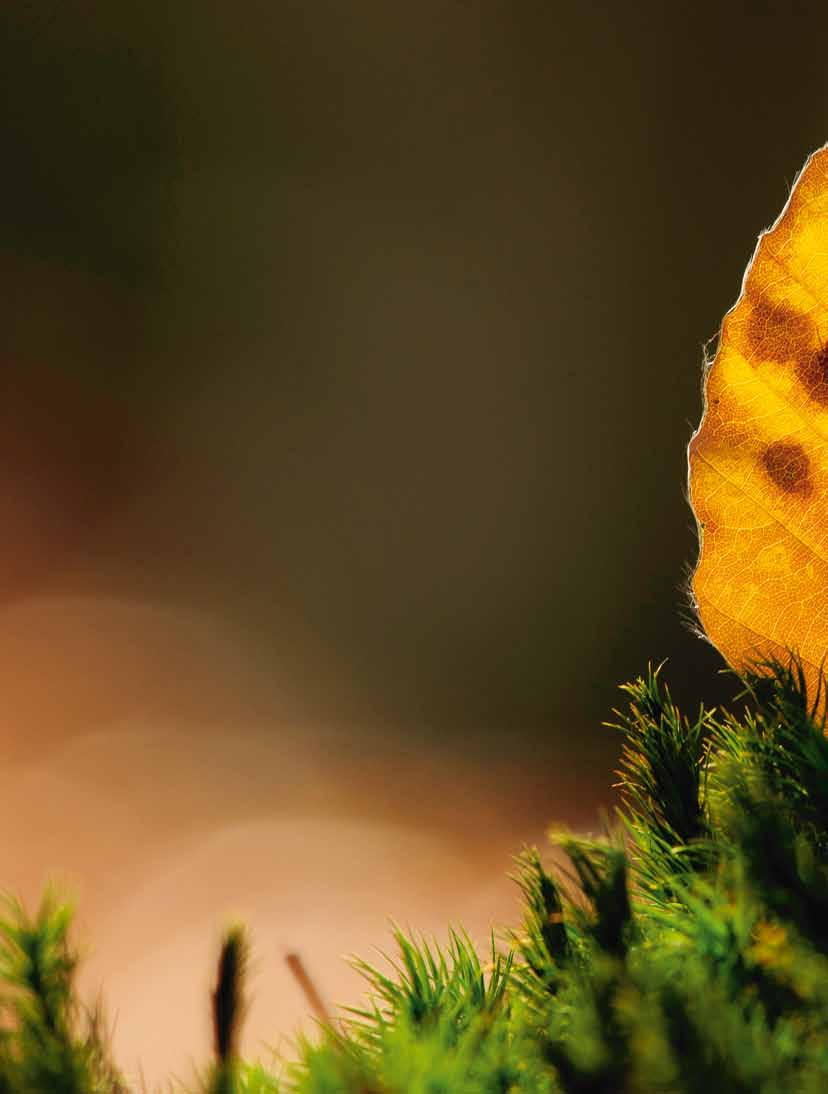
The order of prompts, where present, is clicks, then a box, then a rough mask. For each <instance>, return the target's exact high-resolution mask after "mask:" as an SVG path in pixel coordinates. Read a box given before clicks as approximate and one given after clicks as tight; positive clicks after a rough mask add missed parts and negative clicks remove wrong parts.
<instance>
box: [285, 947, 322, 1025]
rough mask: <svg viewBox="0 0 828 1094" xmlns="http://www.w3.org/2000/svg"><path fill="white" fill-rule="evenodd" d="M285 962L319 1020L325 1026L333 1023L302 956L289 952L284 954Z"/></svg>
mask: <svg viewBox="0 0 828 1094" xmlns="http://www.w3.org/2000/svg"><path fill="white" fill-rule="evenodd" d="M285 962H286V963H287V967H288V968H289V969H290V971H291V972H292V973H293V976H294V978H295V980H296V982H297V983H298V985H299V987H300V988H301V989H302V991H303V993H304V995H305V998H306V999H307V1001H308V1003H309V1005H310V1008H311V1010H312V1011H313V1013H314V1014H315V1015H316V1017H317V1018H318V1019H319V1020H320V1022H323V1023H324V1024H325V1025H326V1026H332V1024H333V1023H332V1021H331V1016H330V1013H329V1011H328V1008H327V1007H326V1006H325V1004H324V1003H323V1002H322V996H321V995H320V994H319V992H318V991H317V990H316V985H315V984H314V982H313V981H312V980H311V978H310V976H309V975H308V971H307V969H306V968H305V966H304V964H303V963H302V958H301V957H300V956H299V954H298V953H289V954H286V955H285Z"/></svg>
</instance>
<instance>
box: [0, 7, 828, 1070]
mask: <svg viewBox="0 0 828 1094" xmlns="http://www.w3.org/2000/svg"><path fill="white" fill-rule="evenodd" d="M827 23H828V17H826V15H825V12H824V8H823V7H821V6H820V7H817V6H816V5H802V6H796V5H791V4H785V5H775V4H769V3H767V4H763V3H753V4H749V5H735V4H734V5H721V4H716V5H710V6H709V10H708V7H707V5H705V4H701V5H699V4H694V5H684V4H670V5H666V4H647V3H643V4H638V5H633V6H630V5H600V4H561V3H549V2H543V3H540V2H535V0H523V2H520V3H515V2H507V0H503V2H497V0H481V2H479V3H477V4H469V3H444V2H437V0H421V2H420V3H418V4H416V5H413V4H412V5H401V4H392V3H383V2H379V0H353V2H349V3H338V4H337V3H331V2H326V0H277V2H274V0H268V2H266V3H265V2H261V0H248V2H243V3H230V2H229V0H225V2H215V3H214V2H209V0H208V2H201V3H198V4H195V3H190V2H188V0H179V2H177V3H175V4H169V3H167V2H165V0H140V2H138V0H135V2H133V0H117V2H114V3H113V2H109V3H104V2H103V0H27V2H25V3H22V2H21V3H9V4H4V5H3V6H2V8H0V80H2V84H3V88H2V107H1V109H2V121H0V140H1V141H2V144H0V148H2V172H0V193H2V232H1V234H0V287H1V288H2V301H3V304H2V324H1V325H0V743H1V744H2V755H3V763H2V766H1V767H0V771H1V772H2V774H1V775H0V779H2V786H0V818H2V823H3V827H4V830H5V832H6V837H5V839H4V840H3V843H2V847H0V883H2V885H3V886H4V887H6V888H9V889H12V890H14V891H15V892H17V893H19V894H21V895H23V896H24V897H25V898H26V899H27V900H30V901H34V900H35V899H36V897H37V895H38V894H39V892H40V891H41V887H42V885H43V883H44V882H45V880H46V879H47V878H50V877H54V878H59V879H62V880H63V881H64V882H66V883H67V884H69V885H71V886H72V888H73V890H74V892H76V894H77V895H78V900H79V937H80V938H81V939H82V941H83V942H84V943H85V944H87V948H88V950H89V956H88V959H87V961H86V962H85V964H84V968H83V974H82V976H83V983H84V985H85V988H86V990H87V991H88V992H89V994H90V996H91V995H93V994H94V993H95V992H96V991H97V990H98V988H99V987H100V986H101V985H102V984H103V986H104V998H105V1001H106V1003H107V1005H108V1008H109V1012H110V1014H111V1016H112V1017H113V1018H114V1019H116V1021H117V1024H116V1029H115V1034H114V1040H115V1047H116V1050H117V1052H118V1055H119V1057H120V1059H121V1061H122V1063H123V1065H124V1067H125V1068H127V1069H128V1070H135V1069H137V1067H138V1060H139V1059H140V1060H142V1061H143V1067H144V1072H145V1074H146V1076H147V1078H148V1079H149V1080H150V1081H157V1080H160V1078H161V1077H162V1076H164V1075H165V1074H168V1073H169V1072H174V1073H176V1074H178V1075H180V1076H181V1077H185V1078H186V1077H189V1075H190V1074H191V1068H192V1063H193V1061H194V1060H195V1061H200V1060H201V1059H202V1058H203V1054H204V1053H205V1052H206V1051H207V1047H208V1044H209V1032H208V1029H209V1027H208V1000H207V991H208V986H209V983H210V979H211V976H212V971H213V970H212V963H213V961H214V957H215V954H216V950H217V943H218V938H219V933H220V929H221V926H222V924H223V923H224V922H225V921H226V919H227V918H228V917H229V916H233V915H240V916H242V917H243V918H244V919H245V920H246V921H247V922H248V923H250V924H251V927H252V929H253V939H254V979H253V985H252V986H253V993H254V998H253V1001H252V1006H251V1010H250V1018H249V1021H248V1025H247V1030H246V1035H245V1041H244V1044H245V1048H246V1049H247V1051H248V1052H249V1053H251V1054H253V1055H256V1054H263V1055H264V1057H265V1058H266V1057H267V1052H266V1048H265V1045H266V1044H271V1045H279V1046H281V1047H283V1048H284V1049H285V1051H288V1052H289V1051H290V1047H289V1043H288V1042H287V1041H286V1038H287V1037H288V1036H289V1035H290V1033H291V1032H292V1031H293V1030H294V1029H295V1028H296V1027H297V1026H298V1024H299V1023H300V1022H303V1021H304V1022H305V1027H306V1028H307V1020H306V1019H305V1018H304V1017H303V1016H304V1015H305V1011H306V1006H305V1002H304V999H303V997H302V995H301V993H300V992H299V990H298V988H297V987H296V986H295V984H294V983H293V981H292V980H291V978H290V974H289V972H288V970H287V968H286V967H285V965H284V960H283V959H284V955H285V953H286V952H288V951H291V950H296V951H298V952H299V953H301V955H302V956H303V959H304V960H305V963H306V965H307V967H308V970H309V972H310V973H311V975H312V976H313V977H314V979H315V980H316V982H317V984H318V986H319V988H320V990H321V992H322V994H323V995H324V996H325V997H326V999H328V1000H329V1001H332V1002H333V1001H341V1002H354V1001H356V1000H357V998H358V993H359V983H360V982H359V980H358V978H357V977H356V976H355V974H353V973H352V972H350V971H349V970H348V968H347V966H346V965H345V964H344V963H343V961H342V960H341V957H342V955H343V954H347V953H349V952H358V953H360V954H362V955H363V956H367V957H371V956H373V951H372V947H373V946H380V947H386V946H387V944H388V938H389V929H388V921H389V917H394V918H395V919H396V920H398V921H399V922H401V923H403V924H405V923H408V924H410V925H411V926H412V927H413V928H416V929H418V930H422V931H425V932H427V933H431V932H436V933H437V934H438V935H439V936H441V937H442V936H444V932H445V927H446V925H447V924H448V923H450V922H451V923H463V924H465V925H466V926H467V927H468V928H469V929H470V931H471V932H472V934H473V935H475V937H477V938H478V939H480V940H481V941H482V940H484V939H485V937H486V934H487V932H488V929H489V927H490V925H491V924H493V923H504V922H509V921H512V922H514V921H515V918H516V915H517V903H516V899H515V893H514V892H513V890H514V886H513V884H512V883H511V882H510V881H509V880H508V879H507V877H506V875H507V873H508V872H509V870H510V869H511V868H512V862H511V855H512V854H514V853H515V852H517V851H518V850H519V848H520V846H521V844H522V843H523V842H524V841H530V842H532V841H542V840H543V833H544V830H545V828H546V826H547V825H548V824H549V823H552V822H561V823H567V824H570V825H573V826H575V827H578V828H582V829H586V830H593V831H595V830H599V829H600V810H601V809H602V808H603V809H611V808H612V805H613V801H614V798H613V790H612V783H613V782H614V781H615V776H614V769H615V766H616V764H617V757H618V741H617V740H616V736H617V735H616V734H614V733H613V731H612V730H609V729H607V728H603V727H602V726H601V722H602V720H604V719H606V718H608V717H611V708H612V707H613V706H614V705H617V704H618V703H619V702H620V701H621V699H622V696H621V695H620V694H619V692H618V691H617V685H618V684H619V683H621V682H622V681H624V680H626V679H629V678H630V677H632V676H634V675H636V674H638V673H640V672H642V671H644V670H646V667H647V662H648V661H649V660H652V661H660V660H662V659H663V658H665V657H666V658H669V663H668V666H667V667H666V669H665V672H666V676H667V679H668V680H669V681H670V682H671V685H672V687H673V690H674V693H675V694H676V695H677V697H678V698H679V699H680V700H681V701H682V702H684V703H686V704H687V705H688V706H690V707H695V705H696V704H697V703H698V701H699V700H700V699H704V700H705V701H706V702H714V701H717V700H719V699H721V698H722V697H726V696H728V695H731V694H732V692H733V690H734V689H733V687H732V685H731V684H730V683H729V682H728V681H727V680H726V679H724V678H723V677H722V676H720V675H718V670H719V669H720V668H721V660H720V658H719V657H718V655H717V654H716V652H715V651H714V650H713V649H711V648H710V647H709V646H708V645H706V644H705V643H703V642H702V641H700V640H698V639H697V638H695V637H694V636H693V635H692V634H691V633H690V632H689V630H688V628H687V627H686V626H685V625H684V624H683V622H682V616H684V615H686V614H687V606H686V600H685V596H684V593H683V583H684V580H685V576H686V572H687V569H688V567H689V566H691V565H692V563H693V562H694V560H695V554H696V549H697V548H696V538H695V531H694V525H693V520H692V515H691V513H690V510H689V508H688V506H687V504H686V501H685V476H686V466H685V446H686V443H687V441H688V439H689V437H690V434H691V432H692V429H693V427H694V426H695V424H696V423H697V421H698V418H699V415H700V410H701V397H700V379H701V361H702V346H703V343H704V342H705V341H706V340H707V339H708V338H709V337H711V336H712V335H714V334H715V333H716V330H717V328H718V325H719V322H720V319H721V317H722V315H723V313H724V311H725V310H726V309H727V308H728V307H729V306H730V305H731V304H732V303H733V302H734V301H735V298H736V296H737V294H738V291H739V286H740V282H741V277H742V272H743V269H744V266H745V264H746V262H747V260H748V258H749V256H750V254H751V252H752V249H753V246H754V242H755V239H756V236H757V234H758V232H759V231H760V229H762V228H763V227H765V226H767V225H768V224H769V223H770V222H771V221H772V220H773V219H774V218H775V217H776V215H777V213H778V212H779V211H780V209H781V207H782V205H783V203H784V201H785V199H786V196H787V193H788V190H789V187H790V185H791V183H792V181H793V179H794V177H795V175H796V172H797V171H798V170H799V168H800V167H801V165H802V163H803V161H804V159H805V157H806V155H807V153H808V152H810V151H811V150H813V149H814V148H816V147H818V146H819V145H821V144H822V143H824V141H825V140H826V138H827V137H828V85H826V80H825V56H824V54H825V50H824V40H825V35H824V32H825V30H826V29H828V26H826V24H827Z"/></svg>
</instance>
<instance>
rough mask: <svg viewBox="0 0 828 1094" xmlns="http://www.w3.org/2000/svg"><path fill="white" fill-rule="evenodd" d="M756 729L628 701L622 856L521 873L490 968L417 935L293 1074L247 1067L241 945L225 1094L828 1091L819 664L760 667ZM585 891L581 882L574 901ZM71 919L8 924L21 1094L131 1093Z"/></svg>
mask: <svg viewBox="0 0 828 1094" xmlns="http://www.w3.org/2000/svg"><path fill="white" fill-rule="evenodd" d="M746 684H747V690H746V691H745V692H744V693H743V698H745V700H746V705H745V708H744V710H743V711H742V712H741V713H740V714H739V715H736V714H733V713H730V712H728V711H725V710H705V709H704V708H702V709H700V710H699V712H698V714H697V715H696V716H695V717H693V718H688V717H685V716H684V715H683V714H682V713H681V712H680V711H678V710H677V709H676V707H675V705H674V703H673V702H672V700H671V698H670V693H669V691H668V689H667V688H666V687H665V686H664V685H663V683H662V681H661V676H660V671H659V670H656V671H652V670H651V671H649V672H648V674H647V676H646V677H642V678H641V679H638V680H636V681H634V682H633V683H631V684H628V685H625V687H624V691H625V693H626V698H627V700H628V707H627V709H626V710H625V711H623V712H620V711H616V721H615V722H614V723H612V725H611V728H612V729H613V731H615V732H620V733H622V734H623V735H624V747H623V752H622V759H621V770H620V772H619V775H620V780H621V782H620V786H621V790H622V800H623V805H622V807H621V808H620V809H619V811H618V815H617V821H616V824H615V829H614V830H613V831H610V832H608V833H607V836H606V838H605V839H603V840H593V839H584V838H581V837H578V836H574V835H571V834H568V833H561V832H558V833H555V834H553V836H552V841H553V843H554V844H555V845H556V846H557V847H558V848H559V849H560V850H561V851H563V852H564V853H565V854H566V855H567V856H568V859H569V863H570V869H569V871H568V874H569V875H570V877H571V879H572V881H570V882H569V883H568V884H567V883H565V882H564V879H563V876H562V875H560V874H558V873H556V872H555V871H551V870H547V869H546V868H545V867H544V865H543V862H542V858H541V855H540V854H539V852H538V850H537V849H536V848H527V849H525V850H524V851H523V852H522V853H521V854H520V855H519V856H518V858H517V874H516V880H517V882H518V884H519V885H520V887H521V890H522V893H523V898H524V916H523V922H522V923H521V924H520V926H519V927H518V928H516V929H514V930H512V931H509V932H508V933H507V935H506V937H505V938H504V940H503V943H502V945H501V946H500V947H498V946H497V945H496V944H495V940H494V938H492V939H491V941H490V946H489V952H488V953H487V954H486V957H485V959H482V958H481V956H480V955H479V954H478V951H477V950H476V948H475V946H474V945H473V944H472V942H471V941H470V940H469V939H468V937H467V936H466V935H465V934H464V933H463V932H462V931H451V930H450V931H449V932H448V938H447V943H446V944H445V945H444V946H441V945H439V944H437V943H435V942H427V941H425V940H424V939H418V938H415V937H413V936H411V935H408V934H405V933H403V932H402V931H400V930H395V931H394V934H393V941H394V945H395V947H396V956H395V957H394V958H393V959H391V958H389V959H388V960H387V963H386V965H385V966H384V967H383V968H378V967H376V966H373V965H369V964H367V963H365V962H363V961H357V963H356V964H357V967H358V968H359V969H360V971H361V972H362V974H363V976H364V977H365V981H366V990H367V998H368V999H369V1002H368V1003H367V1004H366V1005H365V1006H364V1007H362V1008H360V1009H350V1010H346V1011H345V1012H343V1013H342V1014H341V1015H340V1016H338V1017H337V1019H336V1020H335V1021H332V1022H330V1023H328V1024H323V1025H320V1027H319V1031H318V1033H317V1035H316V1036H315V1037H313V1038H303V1039H300V1042H299V1046H300V1053H299V1059H298V1061H297V1062H295V1063H292V1064H290V1065H285V1066H284V1067H282V1068H280V1070H279V1074H278V1076H277V1075H276V1074H275V1073H274V1074H271V1072H270V1071H269V1070H268V1069H267V1068H266V1067H264V1066H262V1065H261V1064H256V1065H252V1064H246V1063H245V1062H244V1061H242V1060H240V1059H239V1058H238V1054H237V1049H236V1046H237V1043H238V1033H239V1025H240V1022H241V1019H242V1017H243V1009H244V1008H243V993H244V979H245V968H246V953H247V943H246V937H245V935H244V932H243V930H242V929H241V928H239V927H234V928H232V929H230V930H229V931H228V932H227V934H226V936H225V941H224V945H223V947H222V951H221V955H220V958H219V962H218V969H217V979H216V988H215V991H214V993H213V1018H214V1043H215V1059H214V1061H213V1062H212V1063H211V1064H209V1065H208V1067H207V1068H206V1070H205V1076H204V1079H203V1081H202V1085H201V1089H202V1090H203V1091H204V1092H205V1094H208V1092H209V1094H217V1092H219V1091H221V1092H223V1094H289V1092H295V1094H528V1092H532V1094H637V1092H647V1091H653V1092H663V1094H682V1092H687V1094H718V1092H722V1094H728V1092H734V1094H735V1092H744V1094H747V1092H757V1091H758V1092H762V1094H783V1092H784V1094H792V1092H802V1094H816V1092H817V1091H823V1090H825V1089H826V1088H828V738H826V736H825V733H824V725H823V720H822V718H821V716H820V714H819V708H818V707H816V706H814V705H811V706H809V703H808V700H807V697H806V695H805V688H804V682H803V677H802V673H801V669H800V666H799V665H798V663H797V662H796V660H795V659H792V660H791V662H790V663H789V664H787V665H783V664H779V663H772V664H767V665H763V666H759V667H758V669H757V672H756V673H751V674H749V676H748V677H747V679H746ZM573 882H574V883H573ZM70 921H71V909H70V908H69V907H68V905H66V904H65V903H63V902H61V901H59V900H58V899H57V898H56V897H55V896H54V895H53V894H47V897H46V898H45V900H44V902H43V904H42V907H41V908H40V910H39V912H38V913H37V915H36V916H35V917H33V918H30V917H29V916H28V915H27V913H26V912H25V910H24V909H23V908H21V907H20V906H19V905H18V904H16V903H14V902H9V904H8V912H7V915H6V916H5V918H3V919H2V920H0V978H2V983H3V986H4V990H3V995H2V1006H3V1010H4V1021H3V1022H2V1024H0V1030H2V1032H0V1094H4V1092H5V1091H9V1092H11V1091H14V1092H17V1091H19V1092H26V1094H28V1092H32V1094H33V1092H35V1091H37V1092H41V1094H48V1092H52V1091H54V1092H62V1091H66V1092H70V1091H71V1092H75V1091H77V1092H78V1094H80V1092H92V1091H94V1092H99V1094H119V1092H121V1091H125V1090H127V1089H129V1085H128V1083H127V1082H126V1081H125V1080H124V1079H123V1078H122V1077H121V1076H120V1075H119V1074H118V1071H117V1069H116V1067H115V1066H114V1065H113V1063H112V1062H111V1060H110V1058H109V1052H108V1049H107V1046H106V1038H105V1037H104V1036H103V1035H102V1022H101V1018H100V1015H99V1014H88V1013H84V1012H83V1011H82V1008H80V1007H79V1005H78V1003H77V1001H76V999H75V993H74V990H73V980H72V978H73V973H74V969H75V965H76V958H75V955H74V952H73V950H72V949H71V946H70V944H69V926H70Z"/></svg>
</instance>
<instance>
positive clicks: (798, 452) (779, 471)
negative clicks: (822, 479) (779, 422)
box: [762, 441, 814, 497]
mask: <svg viewBox="0 0 828 1094" xmlns="http://www.w3.org/2000/svg"><path fill="white" fill-rule="evenodd" d="M762 465H763V466H764V468H765V470H766V471H767V473H768V476H769V478H770V480H771V482H772V483H773V484H774V485H775V486H778V487H779V489H780V490H783V491H784V492H785V493H786V494H799V495H800V496H802V497H807V496H808V495H809V494H810V493H811V492H812V491H813V488H814V487H813V483H812V482H811V479H810V469H811V461H810V460H809V459H808V457H807V455H806V453H805V449H804V448H803V447H802V445H801V444H797V443H796V442H795V441H774V442H773V444H769V445H768V447H767V448H766V449H765V451H764V452H763V453H762Z"/></svg>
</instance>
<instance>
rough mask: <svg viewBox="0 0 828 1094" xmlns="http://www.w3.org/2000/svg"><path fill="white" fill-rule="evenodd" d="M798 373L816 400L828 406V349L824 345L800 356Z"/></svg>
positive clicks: (803, 384) (797, 367) (804, 385)
mask: <svg viewBox="0 0 828 1094" xmlns="http://www.w3.org/2000/svg"><path fill="white" fill-rule="evenodd" d="M796 374H797V376H798V377H799V379H800V382H801V383H802V386H803V387H804V388H805V390H806V391H807V392H808V394H809V395H810V396H811V398H812V399H813V400H814V402H815V403H819V405H820V406H828V349H826V347H825V346H823V347H822V348H821V349H818V350H814V352H813V353H808V354H806V355H805V356H804V357H802V358H800V360H799V363H798V364H797V366H796Z"/></svg>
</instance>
